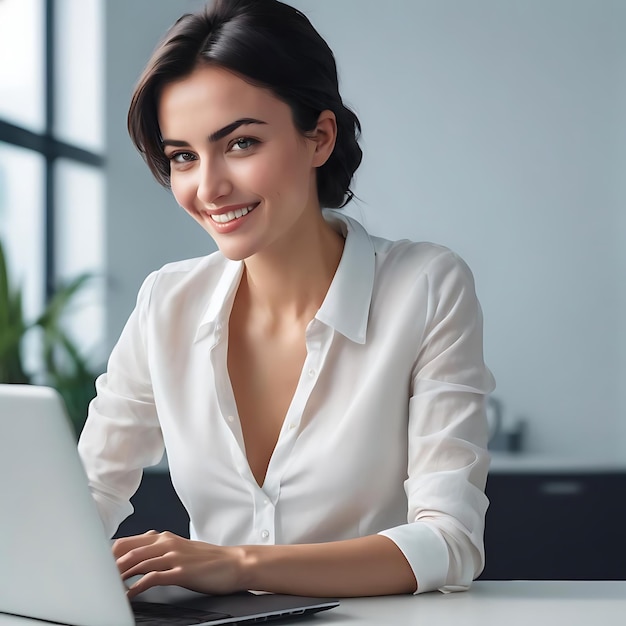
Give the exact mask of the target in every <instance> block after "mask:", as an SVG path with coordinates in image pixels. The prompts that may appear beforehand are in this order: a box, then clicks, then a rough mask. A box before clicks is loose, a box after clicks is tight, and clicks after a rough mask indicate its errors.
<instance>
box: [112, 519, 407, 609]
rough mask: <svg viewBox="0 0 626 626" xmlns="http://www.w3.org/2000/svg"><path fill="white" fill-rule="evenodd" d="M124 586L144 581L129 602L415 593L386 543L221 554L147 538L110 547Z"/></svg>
mask: <svg viewBox="0 0 626 626" xmlns="http://www.w3.org/2000/svg"><path fill="white" fill-rule="evenodd" d="M113 552H114V554H115V556H116V558H117V564H118V567H119V570H120V573H121V574H122V578H123V579H127V578H130V577H132V576H135V575H138V574H143V577H142V578H141V579H140V580H139V581H137V582H136V583H135V584H134V585H133V586H132V587H131V588H130V590H129V596H130V597H132V596H135V595H136V594H138V593H140V592H142V591H145V590H146V589H148V588H150V587H153V586H155V585H179V586H182V587H186V588H188V589H192V590H194V591H199V592H202V593H209V594H222V593H231V592H235V591H241V590H245V589H254V590H257V591H270V592H273V593H287V594H293V595H307V596H333V597H347V596H374V595H389V594H399V593H413V592H415V590H416V588H417V583H416V581H415V576H414V575H413V571H412V569H411V567H410V565H409V564H408V562H407V560H406V559H405V558H404V556H403V554H402V552H401V551H400V549H399V548H398V547H397V546H396V544H395V543H394V542H393V541H391V540H390V539H388V538H387V537H383V536H381V535H372V536H368V537H360V538H358V539H348V540H344V541H336V542H331V543H319V544H304V545H278V546H276V545H272V546H236V547H221V546H214V545H211V544H207V543H202V542H198V541H190V540H188V539H183V538H182V537H178V536H177V535H173V534H172V533H167V532H166V533H156V532H154V531H150V532H148V533H145V534H143V535H138V536H135V537H127V538H124V539H118V540H117V541H116V542H115V544H114V547H113Z"/></svg>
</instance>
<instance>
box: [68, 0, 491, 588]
mask: <svg viewBox="0 0 626 626" xmlns="http://www.w3.org/2000/svg"><path fill="white" fill-rule="evenodd" d="M129 130H130V134H131V137H132V139H133V141H134V143H135V145H136V146H137V148H138V149H139V150H140V152H141V153H142V154H143V156H144V157H145V160H146V161H147V164H148V166H149V167H150V169H151V170H152V172H153V173H154V175H155V177H156V178H157V180H158V181H159V182H160V183H161V184H163V185H164V186H166V187H170V188H171V190H172V192H173V194H174V197H175V198H176V200H177V201H178V203H179V204H180V206H181V207H182V208H183V209H184V210H185V211H187V212H188V213H189V214H190V215H191V216H192V217H193V218H194V219H195V220H196V221H197V222H198V223H199V224H200V226H202V227H203V228H204V229H205V230H206V231H207V232H208V234H209V235H210V236H211V237H212V238H213V239H214V240H215V242H216V244H217V246H218V248H219V251H218V252H216V253H215V254H212V255H210V256H208V257H205V258H200V259H192V260H188V261H182V262H179V263H173V264H170V265H167V266H165V267H163V268H162V269H161V270H159V271H157V272H154V273H153V274H152V275H151V276H149V277H148V278H147V280H146V281H145V283H144V284H143V286H142V288H141V290H140V292H139V295H138V299H137V305H136V308H135V310H134V312H133V313H132V315H131V317H130V319H129V321H128V323H127V325H126V327H125V329H124V331H123V333H122V335H121V337H120V339H119V342H118V344H117V345H116V347H115V349H114V350H113V352H112V354H111V358H110V362H109V367H108V371H107V374H105V375H103V376H102V377H100V378H99V380H98V381H97V392H98V393H97V397H96V398H95V400H94V401H93V403H92V405H91V407H90V414H89V418H88V420H87V424H86V426H85V429H84V431H83V434H82V437H81V441H80V451H81V455H82V458H83V461H84V463H85V467H86V469H87V473H88V475H89V479H90V485H91V489H92V492H93V495H94V498H95V500H96V502H97V504H98V507H99V510H100V513H101V516H102V518H103V520H104V523H105V526H106V527H107V529H108V531H109V532H110V533H111V534H113V533H114V532H115V530H116V528H117V526H118V525H119V523H120V522H121V521H122V519H124V517H126V516H127V515H128V514H129V513H131V512H132V507H131V506H130V504H129V498H130V497H131V496H132V494H133V493H134V491H135V490H136V489H137V487H138V485H139V482H140V480H141V473H142V469H143V467H145V466H147V465H151V464H155V463H157V462H158V461H159V459H160V458H161V455H162V453H163V451H164V449H166V450H167V454H168V460H169V466H170V472H171V476H172V482H173V484H174V486H175V488H176V491H177V492H178V494H179V496H180V498H181V501H182V502H183V504H184V505H185V507H186V509H187V511H188V512H189V515H190V520H191V525H190V536H191V539H190V540H187V539H184V538H181V537H177V536H175V535H173V534H171V533H156V532H153V531H151V532H148V533H146V534H143V535H140V536H135V537H129V538H124V539H119V540H118V541H117V542H116V543H115V545H114V553H115V556H116V558H117V563H118V566H119V569H120V572H121V573H122V576H123V577H124V578H125V579H126V578H130V577H132V576H135V575H138V574H142V575H143V576H142V577H141V578H140V580H139V581H138V582H136V583H135V584H133V585H132V586H131V588H130V590H129V595H131V596H133V595H135V594H136V593H139V592H141V591H143V590H145V589H147V588H149V587H151V586H153V585H181V586H184V587H188V588H191V589H194V590H196V591H202V592H206V593H228V592H233V591H237V590H241V589H257V590H265V591H272V592H282V593H293V594H301V595H321V596H357V595H382V594H393V593H408V592H424V591H429V590H432V589H441V590H456V589H465V588H467V587H468V586H469V584H470V583H471V581H472V579H473V578H474V577H475V576H476V575H478V574H479V573H480V571H481V569H482V566H483V560H484V555H483V545H482V534H483V524H484V514H485V510H486V507H487V500H486V498H485V495H484V485H485V480H486V474H487V468H488V454H487V451H486V440H487V434H486V424H485V414H484V401H485V395H486V394H487V393H488V392H489V391H490V390H491V389H492V387H493V382H492V378H491V375H490V373H489V371H488V370H487V369H486V367H485V365H484V363H483V356H482V319H481V313H480V307H479V305H478V302H477V300H476V296H475V293H474V286H473V280H472V276H471V273H470V272H469V270H468V269H467V267H466V266H465V264H464V263H463V262H462V261H461V260H460V259H459V258H458V257H456V256H455V255H454V254H453V253H452V252H450V251H449V250H447V249H445V248H442V247H440V246H435V245H432V244H415V243H411V242H408V241H401V242H390V241H385V240H383V239H379V238H375V237H370V236H369V235H368V234H367V233H366V232H365V231H364V229H363V227H362V226H361V225H360V224H358V223H357V222H356V221H354V220H352V219H350V218H348V217H345V216H342V215H341V213H339V212H329V211H325V212H323V211H322V208H329V207H330V208H333V207H334V208H337V207H341V206H343V205H344V204H346V203H347V202H348V201H349V200H350V199H351V197H352V193H351V191H350V187H349V186H350V183H351V180H352V176H353V174H354V172H355V170H356V168H357V167H358V165H359V163H360V160H361V151H360V149H359V147H358V144H357V137H358V133H359V131H360V126H359V122H358V120H357V118H356V116H355V115H354V114H353V113H352V112H351V111H350V110H348V109H347V108H346V107H345V106H344V105H343V103H342V101H341V97H340V95H339V92H338V85H337V71H336V66H335V62H334V58H333V55H332V52H331V51H330V49H329V48H328V46H327V45H326V43H325V42H324V41H323V40H322V39H321V37H320V36H319V35H318V34H317V32H316V31H315V30H314V29H313V27H312V26H311V24H310V23H309V22H308V20H307V19H306V18H305V17H304V16H303V15H302V14H301V13H299V12H298V11H296V10H295V9H293V8H291V7H289V6H287V5H284V4H282V3H280V2H278V1H276V0H216V1H215V2H214V4H212V5H211V6H209V7H207V8H206V10H205V11H204V12H201V13H199V14H197V15H186V16H183V17H182V18H181V19H180V20H179V21H178V22H177V23H176V24H175V25H174V26H173V27H172V29H171V30H170V31H169V32H168V34H167V36H166V37H165V39H164V41H163V42H162V43H161V44H160V45H159V47H158V48H157V50H156V51H155V53H154V55H153V57H152V59H151V60H150V62H149V63H148V66H147V68H146V70H145V71H144V74H143V75H142V77H141V79H140V81H139V83H138V86H137V88H136V91H135V93H134V95H133V99H132V103H131V107H130V112H129Z"/></svg>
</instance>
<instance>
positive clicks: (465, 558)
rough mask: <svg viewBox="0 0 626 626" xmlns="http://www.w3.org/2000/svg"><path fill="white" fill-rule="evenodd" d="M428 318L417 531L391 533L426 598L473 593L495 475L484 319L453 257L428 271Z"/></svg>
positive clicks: (418, 414)
mask: <svg viewBox="0 0 626 626" xmlns="http://www.w3.org/2000/svg"><path fill="white" fill-rule="evenodd" d="M425 273H426V279H427V285H428V313H427V316H426V323H425V326H424V333H423V339H422V342H421V347H420V350H419V353H418V355H417V358H416V360H415V364H414V369H413V372H412V390H411V398H410V401H409V426H408V428H409V432H408V467H407V474H408V478H407V480H406V483H405V491H406V495H407V499H408V519H407V522H408V523H407V524H405V525H402V526H397V527H395V528H391V529H388V530H385V531H383V532H382V533H380V534H382V535H385V536H386V537H388V538H389V539H391V540H392V541H394V542H395V543H396V545H397V546H398V547H399V549H400V550H401V551H402V553H403V554H404V556H405V557H406V559H407V561H408V562H409V564H410V565H411V567H412V569H413V573H414V574H415V578H416V580H417V584H418V588H417V593H422V592H425V591H432V590H435V589H439V590H441V591H457V590H462V589H467V588H468V587H469V586H470V584H471V582H472V580H473V579H474V578H475V577H476V576H478V575H479V574H480V572H481V571H482V568H483V566H484V547H483V532H484V519H485V513H486V510H487V506H488V500H487V497H486V496H485V493H484V489H485V483H486V480H487V472H488V468H489V454H488V451H487V421H486V415H485V399H486V395H487V394H488V393H489V392H490V391H492V390H493V388H494V380H493V377H492V375H491V373H490V372H489V370H488V369H487V368H486V366H485V364H484V359H483V330H482V327H483V322H482V313H481V309H480V306H479V303H478V300H477V298H476V294H475V289H474V281H473V277H472V274H471V272H470V270H469V269H468V268H467V266H466V265H465V263H464V262H463V261H462V260H461V259H459V258H458V257H457V256H456V255H455V254H454V253H452V252H449V251H447V252H445V253H443V254H442V255H440V256H438V257H436V258H435V259H434V260H433V261H431V263H430V264H429V265H428V267H427V268H426V270H425Z"/></svg>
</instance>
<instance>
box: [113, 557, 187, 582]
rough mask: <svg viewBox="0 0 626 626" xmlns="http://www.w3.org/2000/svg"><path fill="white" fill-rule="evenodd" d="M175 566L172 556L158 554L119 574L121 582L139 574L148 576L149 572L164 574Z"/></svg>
mask: <svg viewBox="0 0 626 626" xmlns="http://www.w3.org/2000/svg"><path fill="white" fill-rule="evenodd" d="M174 566H175V559H174V557H173V555H172V554H162V555H161V554H160V555H158V556H155V557H152V558H149V559H145V560H143V561H140V562H139V563H137V564H135V565H133V566H132V567H129V568H127V569H125V570H124V572H122V573H121V576H122V580H127V579H128V578H132V577H133V576H138V575H140V574H144V575H145V574H149V573H150V572H164V571H166V570H169V569H172V568H173V567H174Z"/></svg>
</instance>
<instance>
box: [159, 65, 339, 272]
mask: <svg viewBox="0 0 626 626" xmlns="http://www.w3.org/2000/svg"><path fill="white" fill-rule="evenodd" d="M323 115H324V114H322V116H323ZM330 115H332V114H330ZM333 121H334V120H333ZM159 125H160V129H161V135H162V138H163V148H164V153H165V155H166V156H167V158H168V159H169V160H170V170H171V186H172V192H173V194H174V197H175V198H176V200H177V202H178V203H179V204H180V205H181V206H182V207H183V208H184V209H185V211H187V213H189V214H190V215H191V216H192V217H193V218H194V219H195V220H196V221H197V222H198V223H199V224H200V225H201V226H202V227H203V228H204V229H205V230H206V231H207V232H208V233H209V234H210V235H211V237H213V239H214V240H215V242H216V243H217V245H218V247H219V248H220V250H221V251H222V253H223V254H224V255H225V256H226V257H228V258H231V259H237V260H239V259H245V258H248V257H250V256H252V255H254V254H257V253H259V252H262V251H263V250H269V249H272V248H274V249H279V248H277V246H280V245H281V242H282V243H285V242H288V241H289V240H290V239H293V233H294V229H296V228H298V227H306V223H307V220H309V219H311V217H312V216H313V215H317V216H319V202H318V199H317V189H316V176H315V170H316V168H317V167H319V166H320V165H321V164H322V163H323V162H324V161H325V160H326V159H327V158H328V155H327V154H325V151H324V150H323V149H322V150H320V148H319V146H320V140H319V139H318V140H316V139H314V138H312V139H310V138H307V137H304V136H303V135H302V134H301V133H299V132H298V130H297V129H296V128H295V126H294V123H293V118H292V115H291V110H290V108H289V106H288V105H287V104H285V103H284V102H283V101H282V100H279V99H278V98H276V97H275V96H274V95H273V94H271V92H269V91H268V90H265V89H261V88H258V87H254V86H252V85H250V84H249V83H247V82H245V81H244V80H242V79H241V78H239V77H238V76H237V75H235V74H233V73H231V72H228V71H227V70H224V69H222V68H218V67H211V66H201V67H199V68H198V69H196V70H195V71H194V72H193V73H192V74H191V75H190V76H188V77H186V78H184V79H182V80H179V81H177V82H174V83H170V84H168V85H166V86H165V88H164V89H163V92H162V95H161V99H160V102H159ZM323 141H324V133H323V132H322V143H323ZM331 150H332V146H331Z"/></svg>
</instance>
